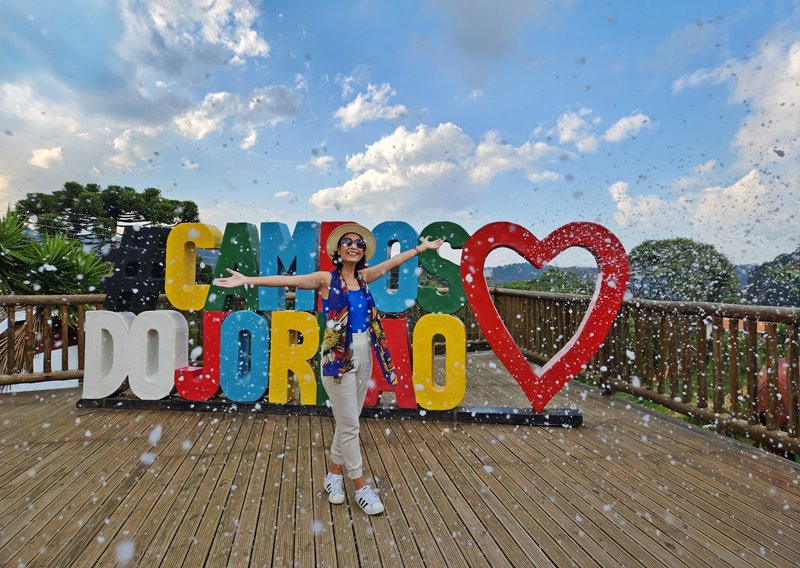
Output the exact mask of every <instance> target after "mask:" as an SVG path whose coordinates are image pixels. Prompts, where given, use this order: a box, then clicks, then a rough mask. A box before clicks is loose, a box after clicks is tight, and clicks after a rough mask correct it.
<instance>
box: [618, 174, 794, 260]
mask: <svg viewBox="0 0 800 568" xmlns="http://www.w3.org/2000/svg"><path fill="white" fill-rule="evenodd" d="M609 192H610V193H611V196H612V198H613V199H614V201H615V203H616V205H617V211H616V213H615V215H614V219H615V220H616V221H617V223H619V224H620V226H622V227H623V228H626V229H631V230H633V231H634V232H636V233H637V234H638V236H639V237H640V240H644V239H645V238H667V237H669V236H684V237H689V238H692V239H694V240H697V241H700V242H705V243H710V244H713V245H714V246H716V247H717V249H718V250H720V251H721V252H722V253H723V254H725V255H726V256H728V258H730V259H731V261H733V262H735V263H756V262H764V261H765V260H769V259H771V258H773V257H775V256H777V255H778V254H781V253H785V252H790V251H791V250H794V249H795V248H797V247H798V246H800V217H798V216H797V215H795V214H794V213H795V207H794V205H795V204H796V203H798V202H800V188H797V187H794V186H786V185H784V184H783V183H782V182H781V181H780V180H776V179H774V178H772V177H770V176H768V175H764V174H763V173H761V172H760V171H758V170H755V169H754V170H751V171H749V172H748V173H747V174H746V175H744V176H743V177H741V178H740V179H738V180H736V181H735V182H734V183H732V184H731V185H729V186H726V187H708V188H705V189H703V190H701V191H699V192H695V193H687V194H685V195H683V196H681V197H680V198H678V199H665V198H661V197H658V196H655V195H642V196H637V197H632V196H631V195H630V194H629V188H628V184H627V183H624V182H617V183H615V184H613V185H612V186H611V187H610V188H609ZM792 238H793V239H794V240H792Z"/></svg>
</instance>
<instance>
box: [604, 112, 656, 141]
mask: <svg viewBox="0 0 800 568" xmlns="http://www.w3.org/2000/svg"><path fill="white" fill-rule="evenodd" d="M649 122H650V118H649V117H648V116H647V115H646V114H642V113H640V112H637V113H636V114H632V115H630V116H623V117H622V118H620V119H619V120H618V121H617V122H615V123H614V125H613V126H612V127H611V128H609V129H608V130H606V133H605V134H604V135H603V139H604V140H605V141H606V142H621V141H623V140H625V139H626V138H630V137H631V136H635V135H636V133H637V132H639V131H640V130H641V129H642V128H644V126H645V125H646V124H648V123H649Z"/></svg>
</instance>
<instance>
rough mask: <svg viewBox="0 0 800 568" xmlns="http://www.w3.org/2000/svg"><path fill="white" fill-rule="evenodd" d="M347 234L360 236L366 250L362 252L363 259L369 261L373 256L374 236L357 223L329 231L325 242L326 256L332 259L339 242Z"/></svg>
mask: <svg viewBox="0 0 800 568" xmlns="http://www.w3.org/2000/svg"><path fill="white" fill-rule="evenodd" d="M347 233H355V234H357V235H361V238H362V239H364V242H365V243H367V248H366V250H365V251H364V258H366V259H367V260H371V259H372V257H373V256H374V255H375V247H376V245H375V236H374V235H373V234H372V231H370V230H369V229H367V228H366V227H365V226H364V225H359V224H358V223H345V224H344V225H339V226H338V227H336V228H335V229H334V230H333V231H331V234H330V235H328V240H327V241H326V242H325V250H326V251H327V253H328V256H329V257H331V258H333V255H334V253H335V252H336V249H337V247H338V245H339V240H340V239H341V238H342V237H343V236H345V235H346V234H347Z"/></svg>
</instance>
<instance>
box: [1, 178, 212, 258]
mask: <svg viewBox="0 0 800 568" xmlns="http://www.w3.org/2000/svg"><path fill="white" fill-rule="evenodd" d="M15 210H16V212H17V213H19V215H21V216H22V217H24V218H25V219H32V218H35V220H34V221H33V223H32V226H33V227H34V228H35V229H36V231H37V232H39V233H40V234H42V235H54V234H61V235H64V236H67V237H69V238H72V239H78V240H80V241H81V242H83V243H84V244H87V245H89V246H91V247H93V248H99V247H100V246H101V245H103V244H107V243H109V242H110V241H111V239H112V237H113V236H114V235H115V234H116V233H117V229H118V227H120V226H125V225H131V224H141V225H154V226H164V225H175V224H177V223H184V222H196V221H198V220H199V216H198V209H197V204H196V203H194V202H193V201H179V200H175V199H167V198H165V197H162V195H161V190H159V189H156V188H154V187H149V188H147V189H145V190H144V191H143V192H142V193H138V192H137V191H136V190H135V189H133V188H132V187H122V186H119V185H110V186H108V187H106V188H105V189H102V188H101V187H100V186H99V185H97V184H93V183H90V184H87V185H85V186H84V185H81V184H80V183H78V182H74V181H69V182H67V183H65V184H64V187H63V189H60V190H58V191H55V192H53V193H28V194H27V195H26V196H25V199H22V200H20V201H18V202H17V204H16V206H15Z"/></svg>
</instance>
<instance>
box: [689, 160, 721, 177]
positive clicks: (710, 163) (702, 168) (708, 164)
mask: <svg viewBox="0 0 800 568" xmlns="http://www.w3.org/2000/svg"><path fill="white" fill-rule="evenodd" d="M716 165H717V161H716V160H707V161H705V162H703V163H702V164H700V165H698V166H697V167H696V168H695V170H694V171H695V172H697V173H698V174H707V173H708V172H710V171H711V170H713V169H714V166H716Z"/></svg>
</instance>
